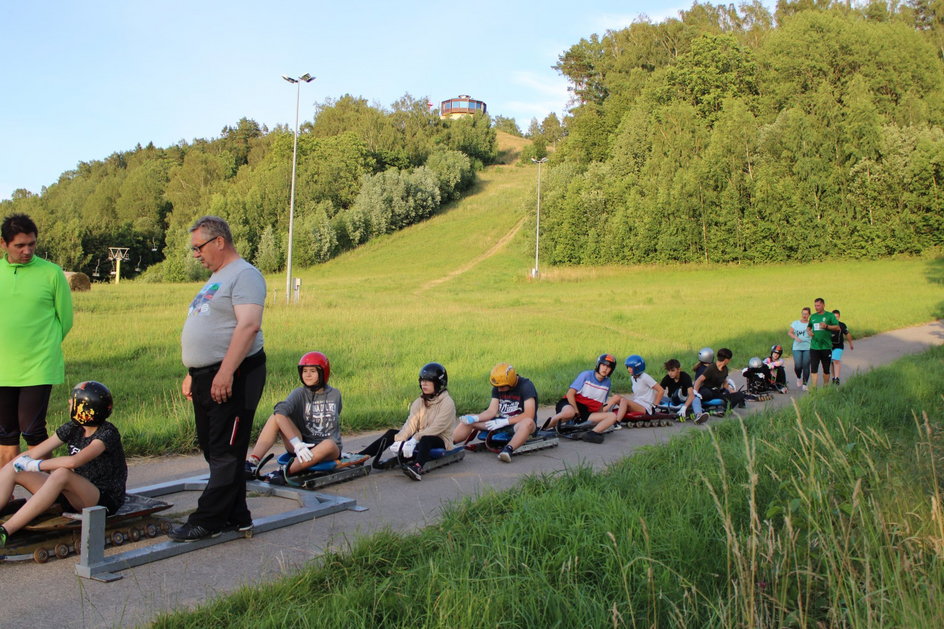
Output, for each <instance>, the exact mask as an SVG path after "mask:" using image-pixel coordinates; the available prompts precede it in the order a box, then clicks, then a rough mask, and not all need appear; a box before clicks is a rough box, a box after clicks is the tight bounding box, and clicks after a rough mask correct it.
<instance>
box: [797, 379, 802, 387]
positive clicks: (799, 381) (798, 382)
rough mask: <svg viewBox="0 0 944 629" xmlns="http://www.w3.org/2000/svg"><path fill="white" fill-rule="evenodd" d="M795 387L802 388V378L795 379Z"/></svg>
mask: <svg viewBox="0 0 944 629" xmlns="http://www.w3.org/2000/svg"><path fill="white" fill-rule="evenodd" d="M797 388H798V389H802V388H803V381H802V380H797Z"/></svg>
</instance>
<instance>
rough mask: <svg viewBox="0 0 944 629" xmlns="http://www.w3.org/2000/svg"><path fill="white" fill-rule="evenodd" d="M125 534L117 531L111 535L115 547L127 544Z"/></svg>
mask: <svg viewBox="0 0 944 629" xmlns="http://www.w3.org/2000/svg"><path fill="white" fill-rule="evenodd" d="M125 539H126V538H125V534H124V533H122V532H121V531H115V532H114V533H112V534H111V543H112V544H114V545H115V546H121V545H122V544H124V543H125Z"/></svg>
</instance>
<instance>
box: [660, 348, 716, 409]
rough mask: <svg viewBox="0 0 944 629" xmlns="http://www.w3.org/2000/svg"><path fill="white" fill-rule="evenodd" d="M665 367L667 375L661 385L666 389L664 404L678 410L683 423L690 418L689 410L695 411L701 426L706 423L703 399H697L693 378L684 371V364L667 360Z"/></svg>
mask: <svg viewBox="0 0 944 629" xmlns="http://www.w3.org/2000/svg"><path fill="white" fill-rule="evenodd" d="M664 367H665V371H666V374H665V377H663V378H662V381H661V382H660V383H659V385H660V386H661V387H662V388H663V389H665V397H663V398H662V404H663V405H664V406H668V407H669V408H671V409H672V410H673V411H675V410H677V411H678V416H679V418H681V419H682V420H683V421H684V420H685V418H686V417H687V416H688V409H692V411H694V413H695V421H696V422H698V423H699V424H700V423H702V422H703V421H705V419H707V414H706V413H704V412H702V409H701V399H700V398H697V397H695V388H694V386H693V383H692V377H691V376H689V375H688V374H687V373H686V372H684V371H682V364H681V363H680V362H679V361H678V360H676V359H674V358H672V359H669V360H667V361H666V362H665V365H664ZM702 415H705V417H702Z"/></svg>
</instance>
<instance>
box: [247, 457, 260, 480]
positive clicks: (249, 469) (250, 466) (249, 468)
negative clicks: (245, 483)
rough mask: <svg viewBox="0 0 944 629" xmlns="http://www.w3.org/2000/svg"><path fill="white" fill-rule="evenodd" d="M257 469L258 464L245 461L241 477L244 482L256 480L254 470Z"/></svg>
mask: <svg viewBox="0 0 944 629" xmlns="http://www.w3.org/2000/svg"><path fill="white" fill-rule="evenodd" d="M258 467H259V464H258V463H253V462H252V461H246V463H245V465H243V477H244V478H245V479H246V480H256V478H257V476H256V469H257V468H258Z"/></svg>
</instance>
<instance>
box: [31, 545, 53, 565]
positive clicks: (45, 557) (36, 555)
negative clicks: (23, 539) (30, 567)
mask: <svg viewBox="0 0 944 629" xmlns="http://www.w3.org/2000/svg"><path fill="white" fill-rule="evenodd" d="M33 561H35V562H36V563H46V562H47V561H49V551H48V550H47V549H45V548H37V549H36V550H34V551H33Z"/></svg>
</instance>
